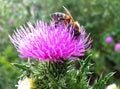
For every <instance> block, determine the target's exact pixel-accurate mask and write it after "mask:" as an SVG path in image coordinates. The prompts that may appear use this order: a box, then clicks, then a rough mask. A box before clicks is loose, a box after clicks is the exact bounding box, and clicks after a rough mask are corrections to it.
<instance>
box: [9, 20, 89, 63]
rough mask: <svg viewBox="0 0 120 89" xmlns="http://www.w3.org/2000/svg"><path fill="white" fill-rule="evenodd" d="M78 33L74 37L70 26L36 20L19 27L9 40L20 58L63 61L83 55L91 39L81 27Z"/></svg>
mask: <svg viewBox="0 0 120 89" xmlns="http://www.w3.org/2000/svg"><path fill="white" fill-rule="evenodd" d="M80 31H81V33H80V35H79V36H78V37H74V34H73V29H72V27H71V28H70V29H69V30H68V27H67V26H66V27H64V26H62V25H59V26H57V27H55V26H54V24H53V22H51V23H50V25H48V24H47V23H44V22H43V21H37V22H36V23H35V24H34V26H33V25H32V24H31V23H28V27H26V26H24V27H22V26H21V27H20V29H17V30H16V31H15V32H14V34H13V35H12V36H9V38H10V40H11V42H12V43H13V44H14V46H15V48H16V49H17V51H18V52H19V56H20V57H21V58H34V59H37V60H39V61H50V62H56V61H57V62H63V59H71V60H77V57H76V56H84V52H85V51H87V49H88V48H89V47H90V43H91V40H90V39H89V35H87V36H86V32H85V30H84V28H83V27H81V28H80Z"/></svg>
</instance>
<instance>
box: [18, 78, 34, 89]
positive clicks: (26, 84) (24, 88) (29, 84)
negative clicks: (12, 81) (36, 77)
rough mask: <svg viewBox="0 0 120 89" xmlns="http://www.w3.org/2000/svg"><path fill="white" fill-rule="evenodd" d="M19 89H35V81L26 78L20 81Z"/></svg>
mask: <svg viewBox="0 0 120 89" xmlns="http://www.w3.org/2000/svg"><path fill="white" fill-rule="evenodd" d="M16 86H17V89H34V87H35V86H34V81H33V80H32V79H30V78H25V79H23V80H19V81H18V85H16Z"/></svg>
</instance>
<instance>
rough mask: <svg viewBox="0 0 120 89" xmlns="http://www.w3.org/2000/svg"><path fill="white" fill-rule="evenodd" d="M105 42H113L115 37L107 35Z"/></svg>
mask: <svg viewBox="0 0 120 89" xmlns="http://www.w3.org/2000/svg"><path fill="white" fill-rule="evenodd" d="M105 42H106V43H107V44H110V43H112V42H113V38H112V36H108V37H106V39H105Z"/></svg>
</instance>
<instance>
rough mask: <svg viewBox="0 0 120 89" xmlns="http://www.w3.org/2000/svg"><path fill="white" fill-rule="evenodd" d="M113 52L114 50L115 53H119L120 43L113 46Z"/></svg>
mask: <svg viewBox="0 0 120 89" xmlns="http://www.w3.org/2000/svg"><path fill="white" fill-rule="evenodd" d="M114 50H115V51H116V52H118V51H120V43H117V44H115V46H114Z"/></svg>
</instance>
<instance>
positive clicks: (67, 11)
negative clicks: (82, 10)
mask: <svg viewBox="0 0 120 89" xmlns="http://www.w3.org/2000/svg"><path fill="white" fill-rule="evenodd" d="M62 7H63V8H64V10H65V12H66V14H68V15H70V17H71V18H72V20H73V21H74V19H73V17H72V15H71V13H70V12H69V10H68V9H67V8H66V7H65V6H62Z"/></svg>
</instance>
